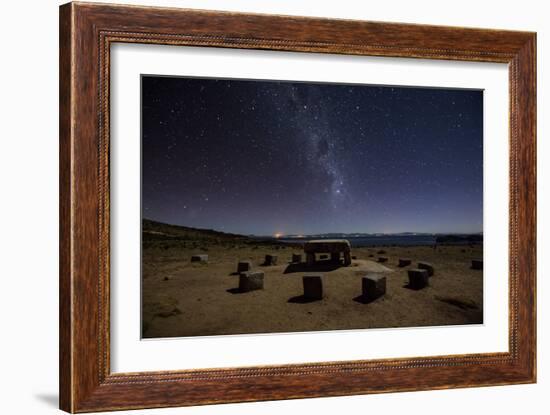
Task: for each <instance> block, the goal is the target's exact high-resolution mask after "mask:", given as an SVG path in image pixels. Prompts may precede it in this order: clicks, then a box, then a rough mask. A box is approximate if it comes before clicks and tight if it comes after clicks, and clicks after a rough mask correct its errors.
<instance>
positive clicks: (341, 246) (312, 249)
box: [304, 239, 351, 266]
mask: <svg viewBox="0 0 550 415" xmlns="http://www.w3.org/2000/svg"><path fill="white" fill-rule="evenodd" d="M304 252H305V253H306V261H307V264H308V265H313V264H315V254H330V259H331V261H340V255H341V254H343V255H344V265H345V266H349V265H351V244H350V243H349V241H348V240H346V239H319V240H313V241H308V242H306V243H305V244H304Z"/></svg>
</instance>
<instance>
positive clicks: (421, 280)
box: [408, 268, 430, 289]
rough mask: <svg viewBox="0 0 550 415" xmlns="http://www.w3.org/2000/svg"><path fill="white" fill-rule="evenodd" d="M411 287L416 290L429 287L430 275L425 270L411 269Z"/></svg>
mask: <svg viewBox="0 0 550 415" xmlns="http://www.w3.org/2000/svg"><path fill="white" fill-rule="evenodd" d="M408 272H409V286H410V287H411V288H414V289H421V288H424V287H426V286H427V285H429V278H430V275H429V274H428V270H425V269H418V268H416V269H410V270H409V271H408Z"/></svg>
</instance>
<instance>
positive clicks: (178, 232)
mask: <svg viewBox="0 0 550 415" xmlns="http://www.w3.org/2000/svg"><path fill="white" fill-rule="evenodd" d="M141 232H142V235H143V239H144V240H158V239H180V240H217V241H219V240H229V239H230V240H233V241H234V240H236V239H241V240H243V241H247V240H249V239H250V238H249V237H247V236H244V235H239V234H234V233H226V232H220V231H215V230H213V229H200V228H190V227H187V226H180V225H170V224H168V223H163V222H157V221H154V220H150V219H142V221H141Z"/></svg>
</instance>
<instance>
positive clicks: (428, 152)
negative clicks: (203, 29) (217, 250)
mask: <svg viewBox="0 0 550 415" xmlns="http://www.w3.org/2000/svg"><path fill="white" fill-rule="evenodd" d="M142 154H143V159H142V180H143V183H142V208H143V212H142V213H143V216H144V217H145V218H149V219H154V220H158V221H162V222H167V223H173V224H180V225H185V226H192V227H200V228H212V229H218V230H222V231H228V232H236V233H242V234H256V235H271V234H274V233H276V232H282V233H287V234H312V233H323V232H405V231H410V232H478V231H481V230H482V201H483V176H482V175H483V164H482V161H483V93H482V91H478V90H458V89H436V88H403V87H389V86H367V85H343V84H313V83H298V82H277V81H243V80H215V79H199V78H177V77H157V76H144V77H142Z"/></svg>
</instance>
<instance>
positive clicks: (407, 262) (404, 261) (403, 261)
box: [398, 258, 412, 267]
mask: <svg viewBox="0 0 550 415" xmlns="http://www.w3.org/2000/svg"><path fill="white" fill-rule="evenodd" d="M411 262H412V261H411V260H410V259H409V258H399V264H398V266H399V267H406V266H407V265H411Z"/></svg>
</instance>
